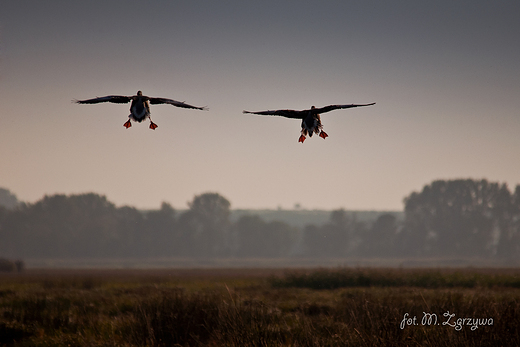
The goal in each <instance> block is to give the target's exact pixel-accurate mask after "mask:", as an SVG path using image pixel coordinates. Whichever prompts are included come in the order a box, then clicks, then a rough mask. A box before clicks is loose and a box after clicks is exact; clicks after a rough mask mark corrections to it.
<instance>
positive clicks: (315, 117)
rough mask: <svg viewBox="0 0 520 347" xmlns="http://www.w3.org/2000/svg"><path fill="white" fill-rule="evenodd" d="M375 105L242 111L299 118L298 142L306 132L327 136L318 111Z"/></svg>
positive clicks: (303, 139)
mask: <svg viewBox="0 0 520 347" xmlns="http://www.w3.org/2000/svg"><path fill="white" fill-rule="evenodd" d="M371 105H375V102H373V103H371V104H358V105H355V104H351V105H329V106H325V107H322V108H316V107H314V106H312V107H311V108H310V109H309V110H301V111H296V110H276V111H260V112H250V111H243V113H251V114H259V115H264V116H282V117H286V118H295V119H301V120H302V131H301V135H300V138H299V139H298V142H303V141H305V136H306V135H307V134H308V135H309V136H310V137H312V135H313V134H314V133H316V134H319V136H320V137H321V138H323V139H325V138H326V137H327V136H329V135H327V133H326V132H324V131H323V130H322V129H323V125H322V124H321V118H320V113H325V112H329V111H333V110H337V109H343V108H351V107H361V106H371Z"/></svg>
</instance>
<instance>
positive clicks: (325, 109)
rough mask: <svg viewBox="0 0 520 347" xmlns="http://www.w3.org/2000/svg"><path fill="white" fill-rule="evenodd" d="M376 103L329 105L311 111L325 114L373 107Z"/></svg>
mask: <svg viewBox="0 0 520 347" xmlns="http://www.w3.org/2000/svg"><path fill="white" fill-rule="evenodd" d="M375 104H376V103H375V102H373V103H371V104H350V105H329V106H325V107H321V108H313V109H311V110H310V111H311V112H312V113H314V114H320V113H325V112H329V111H333V110H338V109H343V108H352V107H362V106H372V105H375Z"/></svg>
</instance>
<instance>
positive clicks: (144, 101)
mask: <svg viewBox="0 0 520 347" xmlns="http://www.w3.org/2000/svg"><path fill="white" fill-rule="evenodd" d="M73 101H74V102H76V103H78V104H98V103H100V102H113V103H116V104H126V103H128V102H130V101H132V104H131V105H130V115H129V116H128V118H130V119H132V120H134V121H135V122H138V123H141V122H142V121H144V120H145V119H146V118H148V119H149V120H150V129H152V130H155V128H157V127H158V125H157V124H155V123H154V122H152V119H151V118H150V104H152V105H156V104H170V105H173V106H177V107H183V108H194V109H197V110H208V108H207V107H196V106H192V105H188V104H185V103H184V102H180V101H175V100H172V99H165V98H151V97H148V96H145V95H143V93H142V92H141V91H140V90H139V91H138V92H137V95H133V96H121V95H108V96H103V97H100V98H94V99H88V100H73ZM130 119H129V120H127V121H126V122H125V124H123V126H124V127H125V128H127V129H128V128H130V127H131V126H132V123H130Z"/></svg>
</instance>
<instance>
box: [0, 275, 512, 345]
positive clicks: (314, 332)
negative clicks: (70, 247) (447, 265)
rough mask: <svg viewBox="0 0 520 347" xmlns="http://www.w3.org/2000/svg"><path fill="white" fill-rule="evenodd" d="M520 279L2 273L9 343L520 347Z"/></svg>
mask: <svg viewBox="0 0 520 347" xmlns="http://www.w3.org/2000/svg"><path fill="white" fill-rule="evenodd" d="M519 304H520V270H512V269H501V270H497V269H458V270H453V269H429V270H426V269H424V270H419V269H348V268H334V269H298V270H296V269H292V270H283V269H192V270H187V269H172V270H169V269H160V270H81V271H72V270H28V271H26V272H25V273H21V274H16V273H11V274H0V345H6V346H500V345H502V346H505V345H511V346H512V345H517V346H518V345H520V305H519Z"/></svg>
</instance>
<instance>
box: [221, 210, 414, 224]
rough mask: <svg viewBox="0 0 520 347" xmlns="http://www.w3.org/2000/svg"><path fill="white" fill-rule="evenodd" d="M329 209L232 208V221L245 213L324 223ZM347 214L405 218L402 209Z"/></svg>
mask: <svg viewBox="0 0 520 347" xmlns="http://www.w3.org/2000/svg"><path fill="white" fill-rule="evenodd" d="M331 212H332V211H329V210H304V209H301V210H283V209H279V210H242V209H237V210H232V211H231V221H233V222H234V221H236V220H238V219H239V218H240V217H241V216H244V215H257V216H259V217H260V218H262V219H263V220H264V221H266V222H271V221H280V222H285V223H287V224H289V225H292V226H296V227H304V226H305V225H308V224H314V225H318V226H319V225H323V224H325V223H327V222H328V221H329V218H330V214H331ZM346 212H347V214H348V215H349V216H350V217H352V218H356V220H357V221H360V222H369V223H370V222H373V221H375V220H376V219H377V218H378V217H379V216H380V215H382V214H392V215H394V216H395V217H396V218H397V220H398V221H401V220H403V219H404V212H402V211H346Z"/></svg>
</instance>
